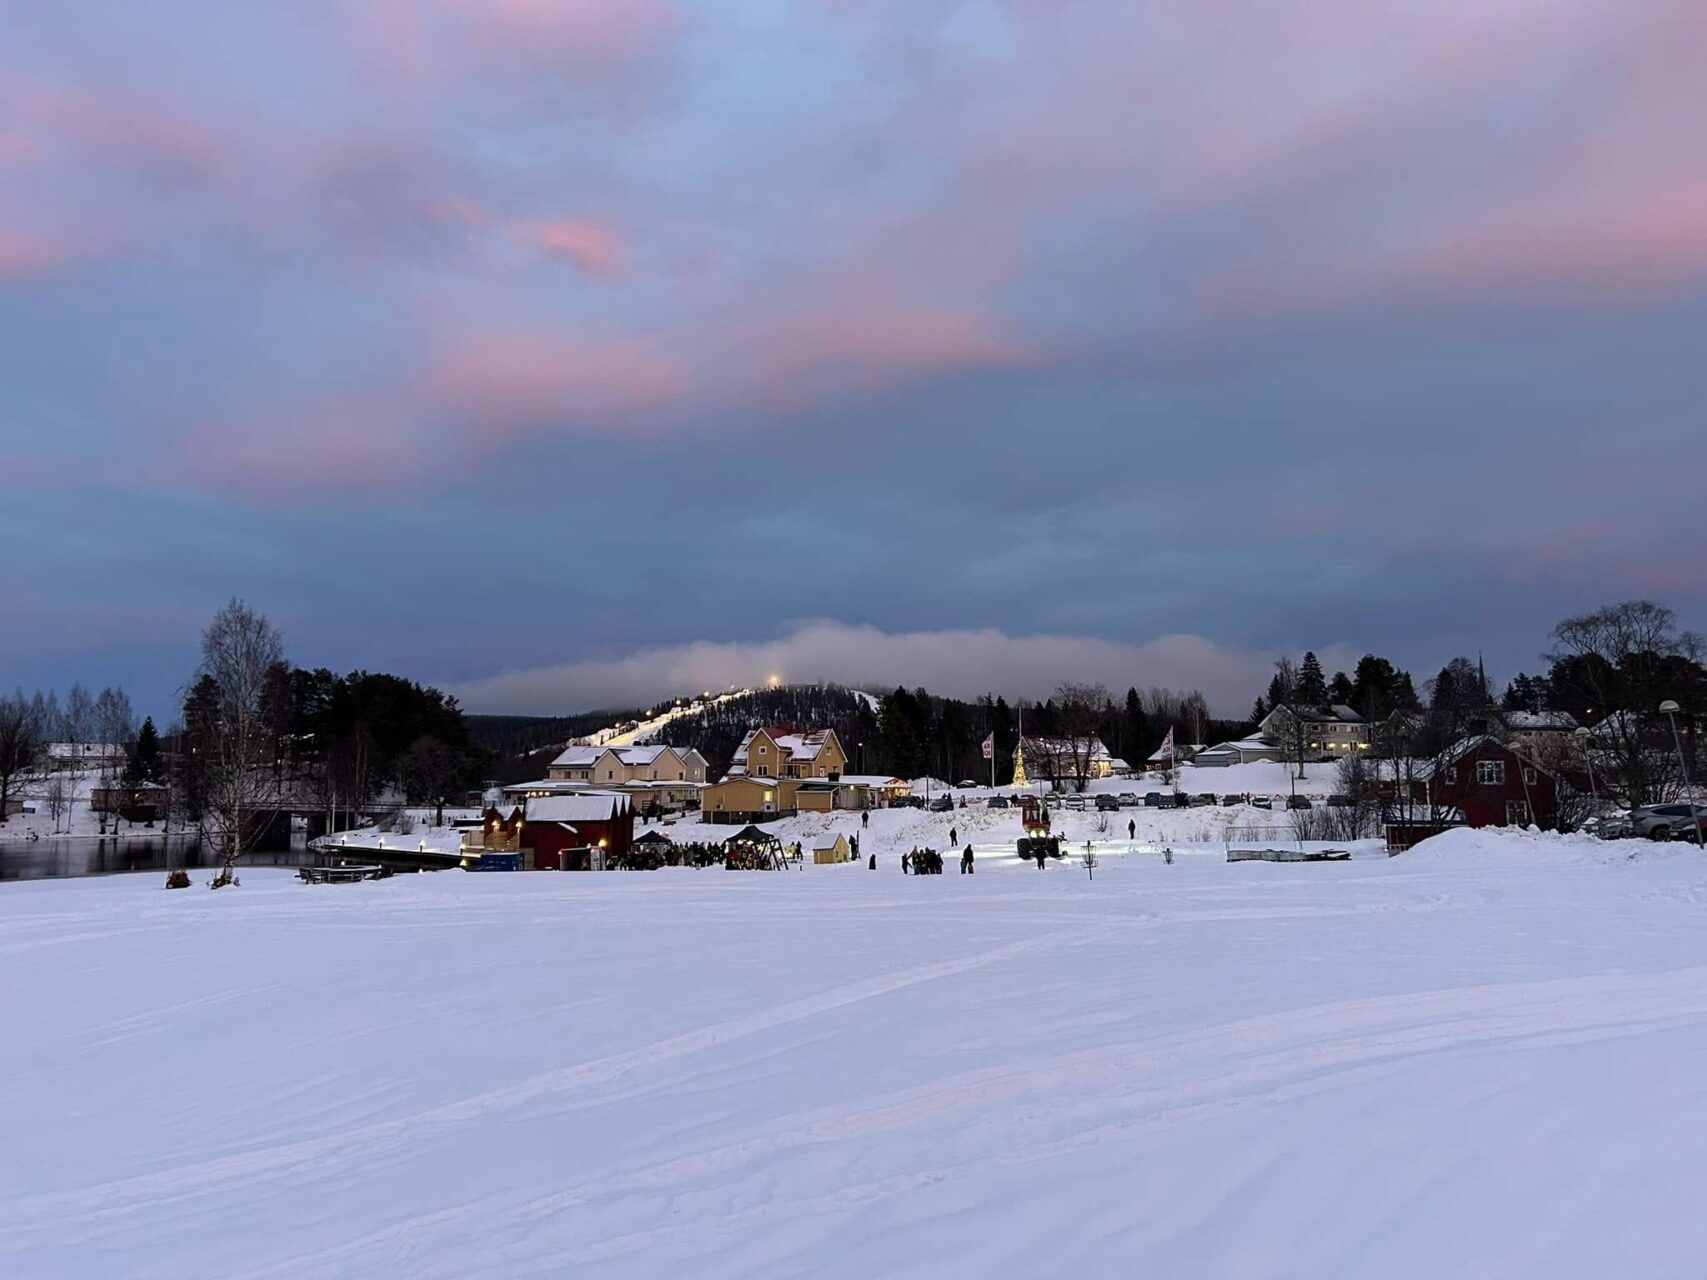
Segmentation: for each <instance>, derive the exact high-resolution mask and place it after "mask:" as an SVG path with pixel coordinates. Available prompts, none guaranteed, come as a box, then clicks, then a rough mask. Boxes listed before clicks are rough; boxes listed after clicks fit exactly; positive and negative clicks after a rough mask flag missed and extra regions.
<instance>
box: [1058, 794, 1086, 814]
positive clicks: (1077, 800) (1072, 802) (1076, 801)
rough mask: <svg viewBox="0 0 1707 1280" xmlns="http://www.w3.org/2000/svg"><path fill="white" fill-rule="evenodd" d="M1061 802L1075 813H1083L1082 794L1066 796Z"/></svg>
mask: <svg viewBox="0 0 1707 1280" xmlns="http://www.w3.org/2000/svg"><path fill="white" fill-rule="evenodd" d="M1061 803H1062V805H1063V806H1064V807H1066V808H1068V809H1072V810H1074V811H1075V812H1077V813H1083V812H1084V811H1085V798H1084V797H1083V796H1068V797H1067V798H1066V799H1065V800H1063V801H1062V802H1061Z"/></svg>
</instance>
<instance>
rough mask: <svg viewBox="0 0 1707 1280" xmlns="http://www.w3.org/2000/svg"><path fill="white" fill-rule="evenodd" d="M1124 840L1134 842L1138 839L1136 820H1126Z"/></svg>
mask: <svg viewBox="0 0 1707 1280" xmlns="http://www.w3.org/2000/svg"><path fill="white" fill-rule="evenodd" d="M1126 838H1127V839H1128V840H1136V839H1137V838H1138V820H1137V819H1136V818H1129V819H1128V820H1127V823H1126Z"/></svg>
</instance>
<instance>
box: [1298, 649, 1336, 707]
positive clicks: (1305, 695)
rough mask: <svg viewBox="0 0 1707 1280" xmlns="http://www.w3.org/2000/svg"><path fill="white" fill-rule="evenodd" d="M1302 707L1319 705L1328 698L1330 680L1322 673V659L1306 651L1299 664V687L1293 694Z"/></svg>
mask: <svg viewBox="0 0 1707 1280" xmlns="http://www.w3.org/2000/svg"><path fill="white" fill-rule="evenodd" d="M1293 696H1294V697H1296V699H1297V700H1298V705H1299V706H1301V707H1319V706H1321V705H1322V704H1323V703H1325V702H1326V701H1327V700H1328V682H1327V679H1326V678H1325V677H1324V676H1323V675H1322V662H1321V659H1319V658H1318V657H1316V655H1315V654H1314V653H1306V654H1305V655H1304V661H1303V662H1302V663H1300V664H1299V666H1298V687H1297V689H1296V691H1295V693H1294V695H1293Z"/></svg>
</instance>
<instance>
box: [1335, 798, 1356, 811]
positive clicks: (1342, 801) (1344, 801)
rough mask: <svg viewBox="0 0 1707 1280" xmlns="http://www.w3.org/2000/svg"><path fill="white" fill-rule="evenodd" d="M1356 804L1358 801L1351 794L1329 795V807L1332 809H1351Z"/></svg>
mask: <svg viewBox="0 0 1707 1280" xmlns="http://www.w3.org/2000/svg"><path fill="white" fill-rule="evenodd" d="M1356 804H1357V801H1355V800H1353V799H1352V798H1351V797H1350V796H1338V795H1336V796H1329V797H1328V808H1330V809H1350V808H1352V807H1354V806H1355V805H1356Z"/></svg>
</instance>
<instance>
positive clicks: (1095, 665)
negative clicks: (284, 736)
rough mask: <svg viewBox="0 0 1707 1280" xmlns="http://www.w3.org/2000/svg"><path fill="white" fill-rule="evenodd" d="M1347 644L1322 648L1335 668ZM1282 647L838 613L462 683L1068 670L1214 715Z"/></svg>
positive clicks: (911, 680)
mask: <svg viewBox="0 0 1707 1280" xmlns="http://www.w3.org/2000/svg"><path fill="white" fill-rule="evenodd" d="M1349 652H1350V651H1349V650H1339V649H1332V650H1324V651H1322V652H1321V653H1320V655H1319V656H1321V658H1322V662H1323V665H1324V666H1326V667H1327V668H1328V670H1330V671H1332V670H1333V669H1334V668H1335V666H1336V665H1341V666H1348V665H1349V663H1348V662H1347V655H1348V654H1349ZM1273 662H1274V655H1273V654H1269V653H1259V652H1256V651H1254V650H1249V649H1239V648H1234V647H1230V646H1227V645H1222V644H1217V643H1216V642H1214V641H1212V640H1208V639H1205V638H1204V637H1202V636H1194V635H1166V636H1159V637H1157V638H1156V639H1154V640H1149V641H1146V642H1145V643H1143V644H1123V643H1120V642H1117V641H1113V640H1106V639H1102V638H1100V637H1097V636H1064V635H1026V636H1014V635H1008V634H1005V633H1003V632H1001V631H996V630H993V629H984V630H967V631H884V630H882V629H880V628H878V627H872V626H853V625H850V624H848V623H845V622H837V621H834V620H832V619H818V620H814V621H809V622H803V623H798V624H796V625H795V626H794V627H793V628H792V629H790V630H788V631H786V632H785V633H784V634H783V635H781V636H779V637H777V638H776V639H774V640H741V641H724V642H711V641H697V642H693V643H689V644H678V645H663V646H659V647H656V648H648V649H640V650H637V651H635V652H634V653H631V654H628V655H627V656H625V657H620V658H612V659H599V660H589V661H581V662H568V663H563V664H561V665H558V666H547V667H534V668H531V669H528V670H524V671H510V672H505V673H503V674H501V675H496V676H492V677H489V678H487V679H482V680H475V681H471V682H468V683H464V684H461V685H459V686H454V687H453V688H452V692H454V693H455V694H456V695H457V696H458V697H459V698H460V699H461V700H462V704H463V706H464V707H465V708H466V709H467V710H469V711H473V712H507V713H514V714H538V715H551V714H558V713H561V712H568V711H580V710H586V709H589V708H595V707H628V706H639V705H642V704H645V703H648V702H651V701H654V700H655V699H658V698H664V697H670V696H674V695H679V694H684V693H690V692H696V691H700V690H713V691H715V690H720V689H725V688H728V687H729V686H731V685H737V686H748V685H756V684H760V683H762V682H763V681H765V680H766V679H768V678H769V677H771V676H773V675H774V676H777V677H779V678H780V679H782V680H783V681H784V682H786V683H790V684H810V683H816V682H834V683H839V684H849V685H873V686H893V685H897V684H904V685H906V686H908V687H909V688H914V687H917V686H919V685H923V686H924V687H925V688H927V689H929V690H930V691H931V692H932V693H937V694H943V695H948V696H953V697H960V698H974V697H977V696H978V695H979V694H982V693H987V692H988V693H998V694H1002V695H1004V696H1006V697H1008V698H1017V697H1029V698H1043V697H1047V696H1048V695H1049V693H1050V692H1051V691H1052V690H1053V689H1054V688H1055V686H1056V685H1057V684H1059V683H1061V682H1062V681H1064V680H1073V681H1094V682H1100V683H1102V684H1106V685H1107V686H1108V687H1109V688H1110V690H1112V691H1113V692H1114V693H1115V695H1116V696H1119V695H1120V694H1121V693H1122V692H1124V690H1126V689H1127V688H1128V687H1130V686H1132V685H1137V686H1138V687H1139V688H1141V689H1143V688H1148V687H1150V686H1151V685H1162V686H1166V687H1169V688H1177V689H1200V690H1202V691H1203V693H1204V695H1205V696H1206V697H1207V698H1208V699H1209V703H1210V706H1211V707H1212V708H1214V710H1215V711H1216V712H1217V713H1220V714H1225V715H1239V714H1242V713H1243V712H1244V711H1245V709H1246V708H1247V707H1248V706H1249V705H1250V702H1251V700H1252V699H1253V698H1255V697H1256V696H1257V694H1258V693H1260V692H1261V691H1262V690H1263V689H1264V688H1265V687H1266V686H1267V684H1268V679H1269V675H1270V674H1271V671H1272V668H1273Z"/></svg>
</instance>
